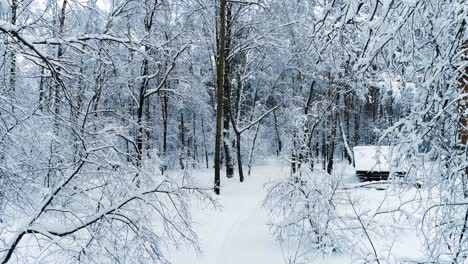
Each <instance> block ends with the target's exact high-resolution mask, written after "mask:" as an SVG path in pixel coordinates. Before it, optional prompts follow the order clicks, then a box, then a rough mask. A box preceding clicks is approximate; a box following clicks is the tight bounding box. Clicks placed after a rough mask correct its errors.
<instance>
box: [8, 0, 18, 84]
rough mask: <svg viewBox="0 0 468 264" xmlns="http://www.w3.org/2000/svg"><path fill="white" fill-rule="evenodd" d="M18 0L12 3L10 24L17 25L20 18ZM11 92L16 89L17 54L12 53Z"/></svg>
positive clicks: (13, 0)
mask: <svg viewBox="0 0 468 264" xmlns="http://www.w3.org/2000/svg"><path fill="white" fill-rule="evenodd" d="M17 13H18V0H12V1H11V19H10V23H11V24H12V25H16V20H17V17H18V14H17ZM9 89H10V91H12V92H14V91H15V89H16V52H15V51H14V50H13V51H11V58H10V87H9Z"/></svg>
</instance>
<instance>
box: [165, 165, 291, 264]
mask: <svg viewBox="0 0 468 264" xmlns="http://www.w3.org/2000/svg"><path fill="white" fill-rule="evenodd" d="M195 174H196V175H195V179H199V180H200V181H202V182H206V183H211V181H212V178H213V175H212V174H213V171H212V170H203V171H198V172H195ZM285 175H287V170H286V169H282V168H281V166H279V165H273V164H265V165H262V166H256V167H254V168H253V170H252V175H250V176H247V175H246V179H245V182H243V183H239V179H238V177H234V178H232V179H227V178H226V177H224V176H223V177H222V178H221V183H222V187H221V195H220V196H219V197H217V199H218V201H219V203H220V204H221V205H222V209H221V210H216V209H210V208H205V207H204V206H202V205H200V204H198V205H193V211H194V212H193V218H194V222H195V224H194V225H195V230H196V231H197V233H198V235H199V238H200V242H201V248H202V252H201V253H199V254H197V253H196V252H195V251H194V250H193V249H190V248H187V247H182V248H180V249H179V250H177V251H176V252H171V256H170V257H169V259H170V260H171V261H172V263H173V264H188V263H190V264H220V263H223V264H240V263H242V264H249V263H256V264H258V263H268V264H284V261H283V255H282V250H281V247H280V245H279V243H278V242H276V241H274V239H273V238H272V235H271V234H270V232H269V228H268V225H267V224H268V216H267V211H266V210H265V209H264V208H263V206H262V203H263V200H264V199H265V194H266V193H265V190H264V184H265V183H267V182H269V181H272V180H273V179H275V178H278V177H284V176H285ZM236 176H237V175H236ZM259 261H261V262H259Z"/></svg>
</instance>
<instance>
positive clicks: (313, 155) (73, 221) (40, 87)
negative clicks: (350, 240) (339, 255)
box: [0, 0, 468, 263]
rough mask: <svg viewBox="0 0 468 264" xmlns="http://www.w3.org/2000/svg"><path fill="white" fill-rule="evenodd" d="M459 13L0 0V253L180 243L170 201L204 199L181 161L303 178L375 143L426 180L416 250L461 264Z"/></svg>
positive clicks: (463, 58) (375, 1) (185, 211)
mask: <svg viewBox="0 0 468 264" xmlns="http://www.w3.org/2000/svg"><path fill="white" fill-rule="evenodd" d="M467 22H468V2H467V1H466V0H245V1H244V0H219V1H218V0H1V1H0V38H1V42H0V54H1V58H0V71H1V74H0V262H1V263H10V262H11V263H81V262H83V263H165V262H166V258H165V255H164V250H163V249H164V248H165V247H170V245H173V244H179V243H188V244H190V245H193V246H194V247H195V248H197V247H198V243H197V236H196V233H195V232H194V230H193V229H192V226H191V224H190V208H189V202H188V200H189V199H192V197H197V199H200V200H202V201H204V202H206V203H208V204H212V205H214V206H216V199H215V197H216V196H215V195H213V186H211V187H210V188H202V187H197V186H198V185H196V184H194V182H193V179H192V178H191V173H190V171H191V170H196V169H201V168H209V169H212V168H213V167H214V168H215V171H214V172H213V174H211V175H210V176H209V177H210V181H211V182H213V180H214V190H215V192H216V193H217V194H220V195H223V189H222V187H220V182H221V185H222V184H223V181H224V179H225V177H228V178H231V177H235V178H238V179H239V180H240V181H244V179H245V181H248V180H249V178H248V177H249V176H248V175H249V174H251V171H252V170H254V168H252V167H253V165H254V164H255V163H256V162H258V161H261V160H262V159H263V158H264V157H270V156H278V157H280V158H282V159H284V160H287V161H288V162H289V166H290V177H289V178H288V180H286V181H289V182H291V181H292V182H293V184H292V185H293V186H295V187H294V188H296V190H302V189H301V188H302V187H297V184H298V183H300V182H301V181H302V182H304V181H306V180H301V179H302V178H303V175H305V174H307V175H309V176H310V175H311V173H312V174H314V173H316V172H317V171H320V172H321V173H322V174H323V175H332V174H333V171H334V168H335V166H336V163H337V162H340V161H346V162H348V163H350V164H352V162H353V154H352V151H351V149H352V147H353V146H357V145H379V144H382V145H389V144H391V145H398V146H399V147H400V152H401V153H404V159H405V164H409V165H408V166H409V167H410V170H409V173H408V175H407V181H409V182H412V183H416V182H417V183H418V185H419V186H421V185H422V186H423V188H429V189H431V190H437V191H438V192H437V196H438V198H439V199H438V200H437V201H438V202H437V203H436V204H432V205H431V206H434V207H430V206H428V207H426V209H427V210H428V211H426V212H427V217H431V218H430V219H431V221H427V220H426V222H424V219H423V220H422V221H421V222H419V224H420V226H421V227H423V226H424V228H427V230H430V231H429V232H428V234H429V235H428V236H427V259H426V260H422V261H421V263H439V262H442V259H444V260H447V259H448V260H447V263H463V261H464V260H465V261H466V258H467V256H468V231H467V230H468V200H467V199H468V176H467V149H466V144H467V138H468V132H467V127H466V126H467V124H468V119H467V116H468V114H467V95H466V93H467V92H468V42H467V39H468V29H467V26H468V25H467ZM421 162H426V163H430V164H431V165H430V167H431V169H430V170H428V171H424V172H421V170H420V168H421ZM174 170H177V171H181V172H182V173H180V174H179V176H177V177H168V176H167V173H168V172H169V171H174ZM220 172H222V173H220ZM213 176H215V178H214V179H213ZM329 178H330V179H331V178H332V177H331V176H330V177H329ZM334 183H335V182H334V181H333V182H331V184H332V186H333V185H334ZM297 188H299V189H297ZM314 188H315V187H314ZM321 188H325V187H323V186H322V187H321ZM283 192H286V193H287V192H288V188H286V187H285V188H283V189H281V188H279V187H278V188H276V189H275V188H273V189H272V190H271V194H272V197H281V195H283V194H284V193H283ZM301 192H302V194H304V192H303V191H300V192H297V197H293V195H291V201H294V199H297V203H296V202H293V203H292V204H301V203H300V200H301V199H303V198H304V197H303V195H302V194H301ZM275 195H276V196H275ZM301 197H302V198H301ZM327 197H328V196H327V192H324V193H323V195H319V196H313V197H310V196H306V199H309V200H310V199H316V200H314V201H313V202H314V204H317V205H318V206H319V205H320V204H322V205H323V206H325V207H326V208H328V209H327V210H331V209H330V207H329V204H328V203H327V204H323V203H326V201H324V200H327V199H328V198H327ZM272 199H273V200H271V208H273V210H275V209H274V208H275V207H276V208H283V209H284V210H287V208H288V207H290V206H291V203H282V202H281V201H280V200H275V199H277V198H272ZM317 201H320V202H317ZM328 201H329V202H330V203H331V202H332V198H330V199H329V200H328ZM275 202H277V203H275ZM267 203H268V201H267ZM278 204H280V205H281V206H283V207H281V206H280V207H277V206H278ZM306 208H307V209H308V208H309V207H306ZM278 210H279V209H278ZM327 212H328V213H330V212H329V211H327ZM425 216H426V214H425ZM291 217H292V216H291ZM315 220H317V221H319V222H320V221H322V220H323V221H329V220H326V219H325V220H324V219H321V218H317V219H314V221H315ZM359 220H360V219H359ZM447 221H449V222H447ZM309 222H310V223H311V225H312V222H311V221H310V219H309ZM327 223H328V222H327ZM361 223H362V222H361ZM315 225H320V223H319V224H317V223H316V224H315ZM312 226H314V225H312ZM324 228H325V229H322V230H326V227H324ZM314 230H315V231H314V232H317V230H318V229H314ZM291 232H293V233H294V231H291ZM311 232H312V231H311ZM323 234H324V235H323V236H317V237H316V238H315V240H313V241H309V242H310V243H317V244H320V246H319V248H322V246H323V248H325V247H326V248H327V250H324V252H328V253H330V252H335V251H340V250H339V249H338V246H336V244H337V241H338V240H336V241H335V240H334V239H338V238H337V237H338V236H337V237H335V238H333V237H331V238H327V237H328V236H331V235H330V233H328V232H327V231H324V233H323ZM325 240H326V241H325ZM26 245H28V246H29V247H26ZM25 247H26V248H34V249H32V250H23V249H24V248H25ZM374 253H375V249H374ZM375 255H377V254H375ZM441 256H442V257H441ZM375 257H376V262H375V263H377V262H379V259H378V258H377V256H375ZM57 258H60V259H62V258H63V259H64V260H63V262H55V261H54V259H57ZM35 261H37V262H35ZM291 263H292V262H291ZM298 263H299V262H298ZM310 263H312V262H310ZM367 263H374V262H373V261H371V260H369V262H367ZM379 263H387V262H383V261H382V260H380V262H379ZM408 263H409V262H408Z"/></svg>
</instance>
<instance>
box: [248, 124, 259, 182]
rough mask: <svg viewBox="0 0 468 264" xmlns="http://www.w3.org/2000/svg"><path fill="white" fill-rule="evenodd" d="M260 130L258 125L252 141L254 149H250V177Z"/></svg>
mask: <svg viewBox="0 0 468 264" xmlns="http://www.w3.org/2000/svg"><path fill="white" fill-rule="evenodd" d="M259 130H260V123H258V124H257V127H256V128H255V135H254V137H253V140H252V147H251V148H250V153H249V171H248V175H250V172H251V171H252V163H253V154H254V151H255V143H256V142H257V136H258V131H259Z"/></svg>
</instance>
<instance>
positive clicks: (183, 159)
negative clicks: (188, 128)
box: [179, 112, 186, 170]
mask: <svg viewBox="0 0 468 264" xmlns="http://www.w3.org/2000/svg"><path fill="white" fill-rule="evenodd" d="M179 141H180V148H179V164H180V168H181V169H182V170H184V169H185V168H186V155H185V150H186V144H185V123H184V113H182V112H181V113H180V125H179Z"/></svg>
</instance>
